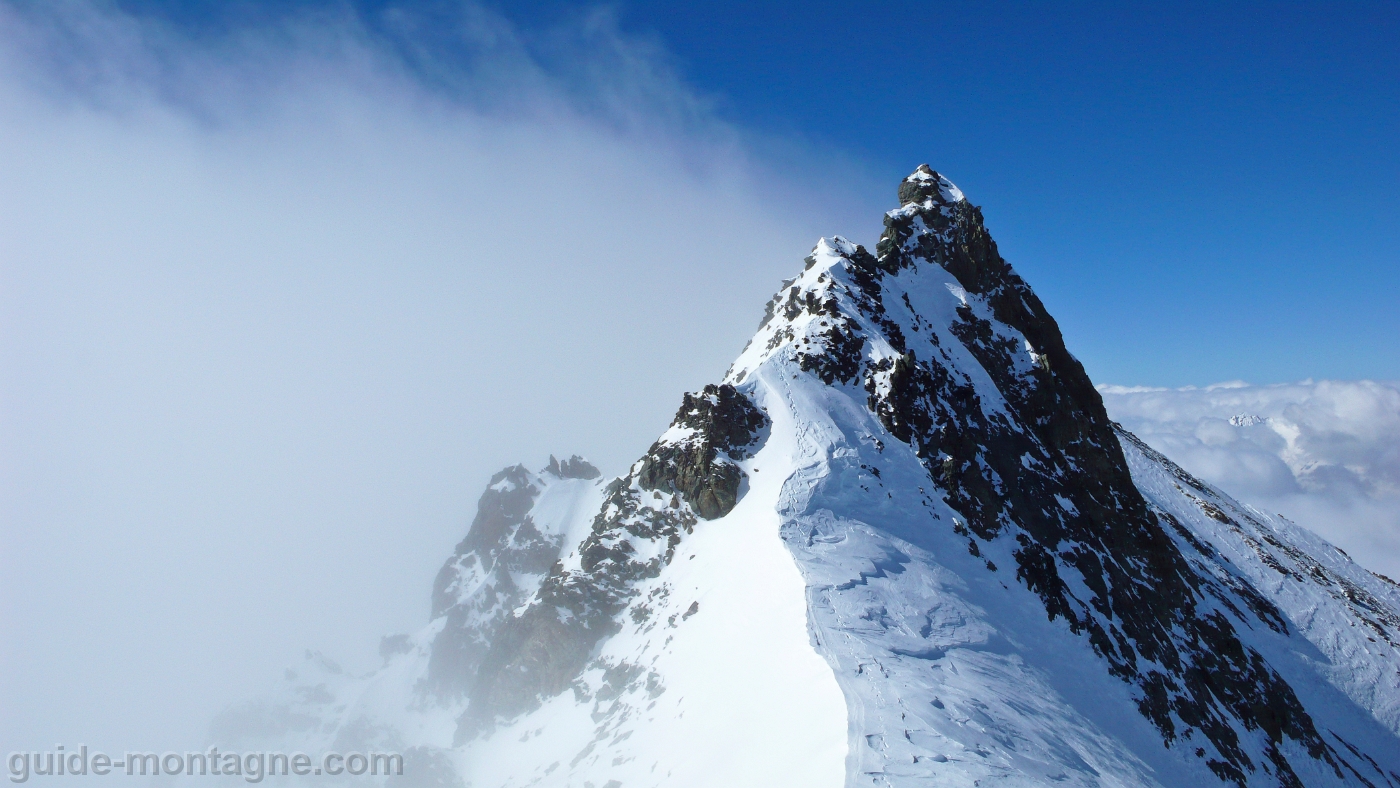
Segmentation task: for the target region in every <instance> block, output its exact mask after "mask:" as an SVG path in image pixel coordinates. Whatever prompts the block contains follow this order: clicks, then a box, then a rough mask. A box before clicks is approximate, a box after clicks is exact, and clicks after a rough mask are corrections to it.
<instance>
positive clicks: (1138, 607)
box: [224, 165, 1400, 788]
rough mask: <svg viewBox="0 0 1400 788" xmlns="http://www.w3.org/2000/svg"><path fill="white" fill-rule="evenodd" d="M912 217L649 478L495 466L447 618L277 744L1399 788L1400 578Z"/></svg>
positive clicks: (769, 330)
mask: <svg viewBox="0 0 1400 788" xmlns="http://www.w3.org/2000/svg"><path fill="white" fill-rule="evenodd" d="M899 201H900V207H898V208H896V209H894V210H891V211H890V212H888V213H887V214H886V215H885V229H884V233H883V234H882V236H881V238H880V239H879V241H878V243H877V244H876V246H875V250H874V252H873V253H872V252H871V251H869V250H867V249H866V248H865V247H863V246H861V245H859V244H856V243H852V242H851V241H849V240H846V239H844V238H841V237H839V236H835V237H832V238H829V239H827V238H824V239H822V240H821V241H819V242H818V243H817V244H816V246H815V248H814V249H813V250H812V252H811V254H809V255H808V256H807V257H806V258H805V259H804V260H803V265H802V269H801V270H800V271H799V272H798V273H797V275H796V276H795V277H794V278H793V279H791V280H788V281H786V282H784V283H783V285H782V287H781V288H780V289H779V290H778V292H777V293H775V294H774V296H773V297H772V299H771V300H770V301H769V303H768V305H767V308H766V310H765V312H764V317H763V320H762V322H761V324H760V326H759V328H758V331H757V332H756V333H755V335H754V336H753V338H752V339H751V340H750V341H749V343H748V345H747V346H746V347H745V348H744V350H743V351H742V352H741V353H740V355H739V357H738V358H737V359H736V361H735V362H734V364H733V365H732V366H731V367H730V369H729V371H728V372H727V373H726V375H725V376H724V378H723V380H722V381H720V382H719V383H717V384H713V385H710V386H707V387H705V388H704V389H703V390H702V391H700V392H696V393H693V394H686V395H684V396H683V397H681V406H680V408H679V410H678V411H677V412H676V415H675V417H674V419H673V420H672V422H671V424H670V426H669V427H668V428H667V429H666V430H665V431H664V432H662V433H661V435H660V436H659V437H658V438H657V440H656V441H655V442H654V443H653V444H652V446H651V447H650V448H649V449H648V450H647V452H646V453H645V454H644V455H643V456H642V457H640V458H639V459H638V460H637V461H636V462H635V463H633V465H632V466H631V467H630V468H628V469H627V470H626V471H625V472H624V473H622V474H621V475H619V476H617V477H615V478H613V479H611V480H607V479H606V478H605V477H602V476H600V475H599V474H598V472H597V470H596V469H595V468H594V467H593V466H592V465H590V464H588V463H587V462H586V461H584V460H582V459H581V458H578V457H571V459H570V460H568V461H564V462H560V461H558V460H556V459H554V458H552V457H551V459H550V463H549V465H548V466H547V467H546V468H544V469H542V470H541V471H540V472H538V473H533V472H531V471H529V470H527V469H526V468H524V467H523V466H513V467H511V468H507V469H505V470H503V471H501V472H500V473H498V474H497V475H496V476H494V477H492V478H491V480H490V483H489V485H488V488H487V490H486V492H485V493H484V494H483V495H482V497H481V502H480V506H479V511H478V513H477V517H476V519H475V520H474V521H473V523H472V526H471V528H470V530H469V531H468V533H467V535H466V537H465V538H464V539H463V540H462V542H461V543H460V544H459V545H458V547H457V550H456V551H455V552H454V554H453V555H452V556H451V557H450V558H449V559H448V561H447V563H446V564H445V565H444V566H443V568H442V570H441V572H439V574H438V578H437V582H436V583H435V585H434V590H433V604H432V621H431V623H429V624H428V625H427V626H426V627H425V628H424V629H423V630H422V631H420V632H419V633H417V634H415V635H404V636H397V637H395V638H391V639H388V640H386V641H385V643H386V644H388V646H387V647H386V648H385V649H384V654H385V659H386V663H385V666H384V667H383V668H382V669H381V670H380V671H378V672H376V673H374V674H371V675H369V676H364V677H350V676H347V675H345V674H343V673H339V672H336V671H331V670H329V669H327V668H325V667H324V666H321V664H322V663H321V662H316V661H313V664H309V665H308V666H306V667H305V668H303V669H301V670H299V671H298V672H297V673H296V678H295V681H294V682H293V685H292V686H289V687H288V690H287V700H286V701H285V702H284V703H283V705H282V706H281V707H279V708H281V713H283V715H284V723H283V728H282V729H281V730H282V732H281V733H280V734H278V735H279V737H280V738H278V739H276V742H277V744H278V746H279V747H280V748H282V749H286V748H289V747H296V748H300V749H303V750H305V751H310V750H311V749H320V750H327V749H338V750H341V751H345V750H352V749H363V750H369V749H373V748H376V747H378V748H386V747H396V748H407V749H406V752H408V753H409V754H410V755H411V757H412V759H413V763H414V764H416V766H415V768H417V769H419V770H420V772H419V773H420V775H422V776H423V779H424V781H425V782H431V783H432V784H434V785H444V786H465V785H472V786H493V787H494V786H500V787H501V788H505V787H506V786H524V785H538V786H586V785H594V786H614V788H616V787H617V786H624V787H625V788H632V786H700V787H704V786H714V785H725V786H771V785H804V786H831V787H832V788H835V787H836V786H843V785H844V786H850V787H855V786H872V787H873V786H883V787H885V788H893V787H896V786H899V787H902V786H924V785H950V786H976V785H982V786H991V785H1000V786H1030V785H1051V784H1053V785H1068V786H1083V787H1084V788H1089V787H1090V786H1163V787H1166V788H1195V787H1196V786H1213V785H1214V786H1222V785H1223V786H1236V787H1237V788H1252V787H1258V786H1270V787H1272V786H1282V787H1284V788H1296V787H1297V786H1369V787H1370V788H1380V786H1386V787H1387V788H1400V587H1397V586H1396V585H1395V584H1394V583H1392V582H1390V581H1388V580H1386V579H1385V578H1382V577H1379V576H1377V575H1374V574H1372V573H1370V572H1367V571H1366V570H1365V569H1363V568H1361V567H1360V566H1358V565H1356V564H1354V563H1352V561H1351V560H1350V558H1348V557H1346V555H1345V554H1344V553H1341V552H1340V551H1339V550H1337V549H1336V548H1334V547H1332V546H1331V545H1329V544H1327V543H1326V542H1325V541H1323V540H1322V539H1321V538H1319V537H1317V536H1316V535H1314V534H1311V533H1309V532H1307V531H1305V530H1303V529H1301V528H1299V527H1297V526H1296V525H1294V524H1292V523H1290V522H1288V521H1287V520H1284V519H1283V518H1281V517H1271V516H1267V515H1264V514H1262V513H1260V512H1258V511H1255V510H1253V509H1251V508H1249V507H1246V506H1243V505H1241V504H1239V503H1238V502H1236V501H1234V500H1233V499H1232V498H1230V497H1229V496H1228V495H1227V494H1225V493H1224V492H1222V491H1220V490H1218V489H1215V488H1213V487H1211V486H1209V485H1207V484H1204V483H1203V482H1201V481H1200V480H1198V479H1196V478H1195V477H1194V476H1192V475H1191V474H1190V473H1188V472H1187V471H1185V470H1184V469H1182V468H1180V467H1178V466H1176V465H1174V464H1173V463H1172V462H1171V461H1170V460H1168V459H1166V458H1165V457H1163V456H1162V455H1161V454H1159V453H1157V452H1156V451H1154V450H1152V449H1151V448H1149V447H1148V446H1147V445H1146V444H1144V443H1142V442H1141V441H1140V440H1138V439H1137V438H1136V437H1135V436H1133V435H1131V434H1129V433H1127V432H1126V431H1124V430H1123V429H1122V428H1121V427H1119V426H1118V425H1116V424H1114V423H1113V422H1111V421H1110V420H1109V418H1108V416H1107V414H1106V412H1105V410H1104V407H1103V402H1102V400H1101V399H1100V397H1099V394H1098V392H1097V391H1096V390H1095V389H1094V387H1093V384H1092V382H1091V381H1090V379H1089V376H1088V374H1087V373H1086V372H1085V370H1084V368H1083V366H1082V365H1081V364H1080V363H1079V361H1078V360H1076V359H1075V358H1074V356H1073V355H1072V354H1071V353H1070V352H1069V350H1068V349H1067V348H1066V347H1065V343H1064V339H1063V336H1062V335H1061V332H1060V329H1059V327H1058V325H1057V324H1056V322H1055V320H1054V319H1053V318H1052V317H1051V316H1050V315H1049V314H1048V312H1047V311H1046V310H1045V307H1044V305H1043V304H1041V302H1040V300H1039V299H1038V298H1037V297H1036V295H1035V293H1034V291H1033V290H1032V289H1031V288H1030V286H1029V285H1028V284H1027V283H1026V282H1025V281H1024V280H1023V279H1022V278H1021V277H1020V276H1019V275H1018V274H1017V273H1016V272H1015V270H1014V269H1013V268H1012V267H1011V265H1010V264H1008V263H1007V262H1006V260H1004V259H1003V258H1002V257H1001V255H1000V253H999V251H998V249H997V246H996V243H995V242H994V241H993V240H992V238H991V235H990V234H989V233H988V231H987V229H986V227H985V225H984V222H983V217H982V212H981V210H980V209H979V208H978V207H976V206H974V205H972V204H971V203H970V202H969V201H968V200H967V199H966V198H965V197H964V195H963V193H962V192H961V191H960V190H959V189H958V188H957V187H956V186H954V185H953V183H952V182H951V181H949V180H948V179H947V178H945V177H943V176H942V175H940V174H938V173H937V172H935V171H934V170H932V169H931V168H929V167H928V166H927V165H923V166H920V167H919V168H918V169H917V170H916V171H915V172H914V173H913V174H911V175H910V176H909V177H908V178H906V179H904V180H903V181H902V182H901V183H900V185H899ZM318 666H319V667H318ZM268 715H269V712H268V711H267V707H266V706H259V707H258V710H257V713H256V714H255V715H252V716H251V717H250V718H249V719H253V720H254V721H255V722H256V725H255V726H252V728H250V730H255V731H256V732H258V733H257V735H266V732H267V731H268V730H272V729H274V728H275V726H272V727H269V726H270V725H271V723H269V721H268V720H269V716H268ZM250 735H251V734H250ZM224 737H225V738H227V739H230V740H233V738H234V737H233V736H232V735H231V734H228V732H227V730H225V731H224ZM259 741H263V742H266V740H265V739H263V740H259ZM250 747H251V744H250ZM264 748H265V749H267V748H271V746H270V745H265V746H264ZM406 761H407V758H406ZM405 768H406V771H407V768H408V766H407V763H406V767H405Z"/></svg>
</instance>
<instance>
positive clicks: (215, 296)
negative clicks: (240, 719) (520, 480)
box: [0, 2, 878, 751]
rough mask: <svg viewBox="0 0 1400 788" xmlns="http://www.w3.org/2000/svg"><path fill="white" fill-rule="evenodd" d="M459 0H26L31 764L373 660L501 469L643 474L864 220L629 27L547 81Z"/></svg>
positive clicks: (23, 384)
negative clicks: (298, 666)
mask: <svg viewBox="0 0 1400 788" xmlns="http://www.w3.org/2000/svg"><path fill="white" fill-rule="evenodd" d="M454 7H457V8H460V9H461V12H460V14H458V15H456V16H453V17H451V18H450V19H448V21H449V22H450V23H451V24H448V25H445V26H444V25H441V24H438V23H439V22H441V21H442V20H440V19H439V20H434V22H433V24H432V25H424V24H421V20H419V21H418V22H415V20H413V19H410V18H407V17H394V18H391V19H389V20H388V22H387V23H386V26H385V28H384V29H381V30H375V31H371V30H366V29H365V28H364V27H363V26H362V25H361V24H360V23H359V21H357V20H355V19H353V18H339V17H334V16H332V17H321V18H315V19H299V20H293V21H291V22H288V23H286V24H284V25H281V26H279V27H277V28H276V29H262V30H254V31H240V32H235V33H233V34H230V35H228V36H217V37H214V38H209V39H201V40H189V39H186V38H183V37H181V35H180V34H179V33H178V32H175V31H171V30H169V29H166V28H164V27H162V26H160V25H158V24H155V23H152V22H149V21H143V20H138V19H134V18H131V17H129V16H125V15H122V14H120V13H118V12H115V11H112V10H111V9H110V7H108V6H107V5H88V4H84V3H74V2H63V3H52V4H13V5H12V4H8V3H4V2H0V228H3V229H0V708H3V709H4V713H3V714H0V749H4V750H5V751H10V750H17V749H40V748H52V747H53V746H54V744H55V743H65V744H68V745H70V746H77V745H78V744H88V745H90V746H92V747H94V748H99V749H105V750H107V751H119V750H120V749H121V748H135V749H145V750H155V751H167V750H169V751H179V750H182V749H183V748H186V747H190V746H197V745H199V744H201V742H202V738H203V735H204V733H203V732H204V730H205V722H206V721H207V720H208V719H209V717H210V716H212V715H213V714H214V713H216V712H217V711H219V710H220V709H221V708H222V707H224V706H226V705H228V704H230V703H234V702H239V701H243V700H246V699H247V698H250V697H256V696H259V695H261V694H263V689H264V687H266V686H270V685H271V684H272V683H273V682H274V681H275V680H276V678H277V677H278V676H279V675H280V674H281V670H282V668H283V666H285V665H287V664H290V663H292V662H294V661H296V660H297V659H298V658H299V657H300V654H301V652H302V650H303V649H305V648H315V649H319V650H322V651H324V652H325V653H327V654H328V655H331V656H334V657H335V658H337V659H340V660H341V661H343V662H345V663H346V664H347V666H348V667H351V668H358V669H366V668H368V667H371V666H373V665H374V664H375V662H376V661H377V654H376V653H375V652H376V647H377V645H378V640H379V637H380V636H381V635H386V634H392V633H395V632H404V631H412V630H416V629H417V628H419V627H420V626H421V625H422V624H423V623H424V622H425V620H426V617H427V613H428V601H429V591H430V584H431V582H432V578H433V576H434V574H435V572H436V571H437V569H438V566H439V565H440V564H441V562H442V561H443V560H444V559H445V558H446V556H447V555H449V554H450V552H451V549H452V546H453V545H454V544H455V543H456V541H457V540H459V539H460V538H461V537H462V535H463V533H464V532H465V529H466V526H467V524H468V522H469V520H470V517H471V514H472V512H473V510H474V506H475V502H476V498H477V496H478V495H480V493H481V491H482V489H483V488H484V486H485V483H486V480H487V478H488V477H489V475H490V474H491V473H492V472H493V471H495V470H497V469H499V468H501V467H503V466H505V465H507V464H511V463H515V462H519V461H523V462H526V463H528V464H530V465H531V466H533V467H534V468H539V467H542V466H543V465H544V464H545V462H546V460H547V458H548V455H549V454H550V453H551V452H553V453H562V454H567V453H572V452H579V453H583V454H586V455H588V456H590V457H591V458H592V459H593V460H594V461H595V462H597V463H598V464H599V465H600V466H601V467H602V468H603V470H604V471H605V472H609V473H611V472H616V471H619V470H621V469H622V467H624V466H625V464H626V463H628V462H630V461H631V460H633V459H635V458H636V457H637V456H639V455H640V453H641V452H642V451H644V450H645V448H646V446H647V445H648V444H649V443H650V441H651V440H652V439H654V438H655V436H656V435H658V434H659V433H660V432H661V431H662V430H664V429H665V426H666V424H667V423H668V422H669V419H670V417H671V415H672V414H673V412H674V409H675V408H676V407H677V406H678V404H679V401H680V395H681V392H683V391H686V390H694V389H696V388H698V387H700V386H702V385H704V384H705V383H708V382H712V381H715V380H718V379H719V378H720V377H721V376H722V375H723V373H724V370H725V368H726V366H727V364H728V363H729V362H730V360H732V358H733V357H734V356H735V354H736V353H737V352H738V351H739V350H740V348H742V346H743V343H744V341H745V340H746V339H747V338H748V335H749V333H750V332H751V330H752V328H753V326H754V325H755V324H756V323H757V321H758V319H759V317H760V313H761V310H762V304H763V303H764V301H765V300H766V299H767V297H768V296H769V295H770V294H771V293H772V291H773V290H774V289H775V288H776V287H777V285H778V283H779V282H780V280H781V279H782V278H783V277H785V276H788V275H790V274H791V273H792V271H794V270H796V269H797V268H798V267H799V266H800V261H801V259H802V257H803V255H805V254H806V253H807V252H808V250H809V249H810V247H811V244H812V243H813V242H814V241H815V239H816V238H817V237H818V236H819V235H821V234H824V233H831V232H833V231H841V230H843V229H847V228H849V225H847V224H844V223H843V222H842V221H841V220H840V214H841V212H840V211H838V210H835V209H832V208H831V206H830V205H825V204H822V203H820V202H818V200H820V199H823V198H822V197H821V196H820V195H818V194H817V193H816V192H815V190H808V189H806V188H804V187H805V186H806V185H807V184H804V183H801V182H800V181H794V179H793V178H790V177H788V176H787V175H782V174H774V172H773V171H772V169H771V168H767V169H765V168H764V167H763V166H762V165H761V163H760V162H758V161H756V160H755V158H754V157H753V156H751V155H750V154H749V153H747V152H746V149H745V145H744V144H743V142H742V140H741V135H740V134H738V133H737V132H735V130H733V129H730V128H727V127H726V126H725V125H724V124H723V123H720V122H718V121H716V120H715V119H714V118H713V117H711V116H710V115H709V114H708V113H707V111H706V109H705V103H704V102H703V101H702V100H700V99H698V98H697V97H695V96H694V95H691V94H690V93H689V92H688V91H687V90H686V88H685V87H684V85H682V84H681V83H680V82H679V81H678V80H677V79H675V78H674V76H672V75H671V73H670V72H669V71H668V70H667V68H666V64H665V59H664V57H662V56H661V53H658V52H657V51H656V49H655V47H654V46H653V45H651V44H649V43H647V42H645V41H635V40H629V39H627V38H625V37H622V36H620V35H618V34H617V33H616V32H615V31H614V30H613V28H612V27H611V26H610V25H609V24H608V21H607V18H606V17H605V16H603V17H599V16H595V17H586V18H581V19H579V20H576V22H575V23H572V26H570V27H566V28H564V29H561V30H560V31H558V36H557V41H556V42H555V43H556V45H557V46H556V48H555V51H554V52H553V58H554V61H555V63H554V65H553V66H549V67H546V66H545V65H542V64H541V62H539V60H538V59H537V58H535V57H534V56H533V55H532V54H531V53H530V52H529V51H527V47H526V46H525V45H524V44H522V43H521V40H520V38H519V36H518V35H517V34H516V32H515V31H513V30H512V29H511V28H510V27H509V26H508V25H506V24H504V23H503V22H502V21H501V20H500V19H498V18H495V17H493V16H492V15H490V14H489V13H487V12H485V11H482V10H481V9H476V8H473V7H471V6H469V5H463V6H454ZM415 25H417V26H416V27H415ZM426 27H431V28H432V29H431V30H427V29H425V28H426ZM385 30H388V31H389V33H393V31H398V33H396V34H395V35H397V36H398V37H397V38H393V37H392V36H389V33H386V32H385ZM386 36H389V38H388V39H386ZM443 41H448V42H449V44H450V46H446V45H442V42H443ZM435 42H436V43H435ZM561 42H562V43H561ZM429 45H432V46H439V45H442V46H444V47H445V50H452V51H458V50H460V52H459V54H461V53H462V52H465V54H464V55H463V56H462V57H461V58H458V59H457V60H455V61H452V63H450V64H448V63H446V62H445V61H444V59H443V58H442V57H439V55H442V54H443V52H441V51H438V52H436V53H435V52H433V51H429V52H427V54H423V53H422V52H421V51H420V48H422V47H429ZM454 48H455V49H454ZM405 52H407V53H409V54H407V55H406V54H404V53H405ZM815 169H818V170H819V169H821V168H820V167H818V168H815ZM872 215H876V216H878V214H877V213H873V212H872Z"/></svg>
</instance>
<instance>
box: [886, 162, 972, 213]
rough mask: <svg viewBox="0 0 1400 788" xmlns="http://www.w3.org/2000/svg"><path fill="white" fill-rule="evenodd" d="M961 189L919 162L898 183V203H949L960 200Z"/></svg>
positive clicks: (961, 196)
mask: <svg viewBox="0 0 1400 788" xmlns="http://www.w3.org/2000/svg"><path fill="white" fill-rule="evenodd" d="M964 199H965V198H964V197H963V193H962V190H961V189H959V188H958V187H956V186H954V185H953V182H952V181H950V180H948V179H947V178H945V177H943V176H942V175H939V174H938V173H937V172H934V171H933V170H932V169H931V168H929V166H928V165H927V164H920V165H919V168H918V169H916V170H914V172H912V173H910V175H909V177H907V178H905V179H904V182H903V183H901V184H900V185H899V204H900V205H910V204H913V203H920V204H924V203H930V202H932V203H935V204H938V205H947V204H949V203H955V202H962V201H963V200H964Z"/></svg>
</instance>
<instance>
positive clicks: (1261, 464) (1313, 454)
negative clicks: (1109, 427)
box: [1099, 380, 1400, 578]
mask: <svg viewBox="0 0 1400 788" xmlns="http://www.w3.org/2000/svg"><path fill="white" fill-rule="evenodd" d="M1099 391H1100V392H1101V393H1102V394H1103V398H1104V404H1105V405H1106V406H1107V408H1108V413H1109V416H1111V417H1112V418H1113V419H1115V420H1117V421H1118V422H1120V423H1121V424H1123V426H1125V427H1127V428H1128V429H1129V430H1131V431H1132V432H1134V433H1136V434H1137V435H1138V436H1139V437H1141V438H1142V439H1143V440H1145V441H1147V442H1148V443H1149V444H1151V445H1152V447H1153V448H1155V449H1157V450H1159V451H1161V452H1162V453H1163V454H1166V455H1167V456H1168V457H1170V458H1171V459H1173V460H1175V461H1176V462H1177V463H1178V464H1179V465H1181V466H1182V467H1184V468H1185V469H1186V470H1188V471H1190V472H1191V473H1193V474H1196V475H1197V476H1200V477H1201V478H1202V479H1205V480H1206V481H1208V482H1210V483H1212V484H1215V485H1217V486H1219V487H1221V488H1222V489H1224V490H1225V491H1226V492H1228V493H1230V494H1231V495H1233V496H1235V497H1236V498H1238V499H1239V500H1241V501H1243V502H1245V503H1248V504H1251V505H1253V506H1256V507H1258V508H1260V509H1264V510H1266V511H1269V512H1276V513H1279V514H1282V515H1284V516H1285V517H1287V518H1289V519H1291V520H1293V521H1295V522H1297V523H1298V524H1300V525H1303V526H1305V527H1308V528H1311V529H1312V530H1314V531H1316V532H1318V533H1319V534H1321V535H1322V536H1324V537H1326V538H1327V539H1328V540H1330V541H1331V542H1333V543H1334V544H1336V545H1337V546H1339V547H1341V548H1342V549H1343V550H1346V551H1347V553H1348V554H1350V555H1351V556H1352V558H1353V559H1355V560H1356V561H1357V562H1359V563H1360V564H1361V565H1362V566H1365V567H1367V568H1368V569H1371V570H1372V571H1374V572H1380V573H1382V574H1385V575H1387V576H1389V577H1392V578H1400V385H1397V384H1394V383H1378V382H1374V381H1369V380H1361V381H1333V380H1323V381H1311V380H1306V381H1303V382H1301V383H1285V384H1280V385H1271V386H1251V385H1247V384H1244V383H1223V384H1219V385H1215V386H1209V387H1206V388H1182V389H1155V388H1141V387H1132V388H1129V387H1123V386H1100V387H1099Z"/></svg>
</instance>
